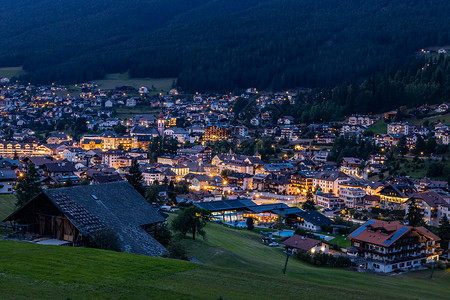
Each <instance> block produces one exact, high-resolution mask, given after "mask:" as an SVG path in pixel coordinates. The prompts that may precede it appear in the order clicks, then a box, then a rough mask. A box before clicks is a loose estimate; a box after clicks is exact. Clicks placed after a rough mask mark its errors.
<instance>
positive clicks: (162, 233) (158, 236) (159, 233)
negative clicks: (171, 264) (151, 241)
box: [154, 224, 172, 247]
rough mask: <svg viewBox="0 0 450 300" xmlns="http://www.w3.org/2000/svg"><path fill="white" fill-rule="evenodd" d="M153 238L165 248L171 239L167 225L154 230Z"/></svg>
mask: <svg viewBox="0 0 450 300" xmlns="http://www.w3.org/2000/svg"><path fill="white" fill-rule="evenodd" d="M154 238H155V240H157V241H158V242H159V243H160V244H161V245H163V246H164V247H167V246H168V245H169V243H170V239H171V238H172V232H170V230H169V228H168V227H167V224H162V225H159V226H158V227H157V228H156V231H155V236H154Z"/></svg>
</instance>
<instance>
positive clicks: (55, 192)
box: [5, 181, 167, 256]
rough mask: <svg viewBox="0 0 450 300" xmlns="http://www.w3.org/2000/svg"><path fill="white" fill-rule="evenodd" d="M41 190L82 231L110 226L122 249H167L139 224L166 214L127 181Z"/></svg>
mask: <svg viewBox="0 0 450 300" xmlns="http://www.w3.org/2000/svg"><path fill="white" fill-rule="evenodd" d="M42 194H43V195H45V196H47V197H48V199H50V201H52V202H53V203H54V204H55V205H56V207H57V208H58V209H59V210H60V211H61V212H62V213H64V215H65V216H66V217H67V218H68V219H69V220H70V221H71V222H72V223H73V224H74V225H75V227H77V228H78V230H80V231H81V232H82V233H83V234H84V235H92V234H94V233H95V232H96V231H98V230H101V229H105V228H109V229H112V230H113V231H114V232H115V233H116V234H117V235H118V236H119V239H120V241H121V244H122V245H121V246H122V250H123V251H125V252H132V253H136V254H143V255H150V256H161V255H163V254H165V253H166V252H167V250H166V249H165V248H164V247H163V246H162V245H161V244H160V243H158V242H157V241H156V240H155V239H154V238H153V237H152V236H151V235H149V234H148V233H147V232H146V231H145V230H144V229H143V228H142V226H144V225H149V224H155V223H159V222H164V221H165V218H164V217H163V216H162V215H161V214H160V213H159V212H158V211H156V209H154V208H153V207H152V206H151V205H150V204H149V203H148V202H147V201H146V200H145V199H144V198H143V197H142V196H141V195H140V194H139V193H138V192H137V191H136V190H135V189H134V188H133V187H132V186H131V185H130V184H129V183H128V182H125V181H121V182H110V183H103V184H97V185H88V186H75V187H67V188H59V189H49V190H45V191H43V192H42V193H41V194H40V195H39V196H41V195H42ZM39 196H38V197H39ZM34 199H36V198H34ZM34 199H32V200H31V201H29V202H28V203H27V204H25V206H27V205H28V204H29V203H31V202H32V201H33V200H34ZM25 206H24V207H25ZM20 211H21V209H19V210H17V211H16V212H14V213H13V214H12V215H10V216H9V217H8V218H6V219H5V221H11V220H15V219H17V218H20Z"/></svg>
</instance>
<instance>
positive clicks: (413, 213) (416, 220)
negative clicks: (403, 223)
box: [406, 198, 423, 227]
mask: <svg viewBox="0 0 450 300" xmlns="http://www.w3.org/2000/svg"><path fill="white" fill-rule="evenodd" d="M406 220H407V221H408V225H409V226H413V227H416V226H420V225H421V224H422V223H423V212H422V209H420V207H419V206H418V205H417V204H416V199H415V198H411V200H409V204H408V214H407V215H406Z"/></svg>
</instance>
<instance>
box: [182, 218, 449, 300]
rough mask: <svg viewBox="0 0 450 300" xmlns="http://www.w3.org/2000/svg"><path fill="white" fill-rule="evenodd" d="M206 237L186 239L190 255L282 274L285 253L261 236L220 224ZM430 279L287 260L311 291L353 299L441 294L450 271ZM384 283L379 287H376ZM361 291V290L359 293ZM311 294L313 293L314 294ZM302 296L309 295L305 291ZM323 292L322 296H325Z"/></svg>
mask: <svg viewBox="0 0 450 300" xmlns="http://www.w3.org/2000/svg"><path fill="white" fill-rule="evenodd" d="M207 234H208V235H207V240H206V241H204V240H201V239H200V240H197V241H195V242H194V241H191V240H188V239H186V240H184V243H185V244H186V246H187V249H188V253H189V255H193V256H195V257H196V258H198V259H200V260H201V261H203V262H205V263H206V264H207V265H215V266H220V267H224V268H230V269H231V270H246V271H249V272H252V273H255V274H266V275H271V276H274V277H279V278H283V280H284V278H286V277H283V276H282V274H281V270H282V268H283V266H284V262H285V255H284V254H283V253H282V251H281V249H277V248H270V247H268V246H264V245H262V244H261V242H260V235H259V234H257V233H253V232H249V231H246V230H233V229H227V228H224V227H222V226H220V225H217V224H211V225H208V227H207ZM437 274H438V275H437V276H438V277H435V279H433V281H430V280H429V279H428V278H429V272H428V271H424V272H416V273H412V274H406V275H402V276H397V277H382V276H377V275H371V274H361V273H357V272H352V271H347V270H341V269H330V268H324V267H322V268H318V267H314V266H311V265H308V264H305V263H303V262H301V261H299V260H298V259H296V258H294V257H292V258H290V260H289V263H288V269H287V275H288V276H287V277H289V278H292V279H293V278H296V279H300V280H301V281H302V285H303V286H304V287H305V289H306V290H307V291H308V292H311V293H312V294H315V293H316V291H314V286H316V287H317V288H318V289H320V291H321V292H323V293H325V294H324V295H326V296H327V297H339V296H338V295H345V296H346V297H350V298H358V297H361V298H381V297H393V298H395V297H410V298H415V297H418V298H430V297H431V296H432V295H434V296H436V297H439V295H440V297H442V296H443V295H444V293H445V289H446V287H445V284H444V283H445V282H449V280H450V271H446V272H439V273H437ZM379 286H384V287H385V288H383V289H379V288H377V287H379ZM357 290H358V292H356V291H357ZM312 294H311V295H312ZM302 295H307V294H305V293H302ZM324 295H322V297H324Z"/></svg>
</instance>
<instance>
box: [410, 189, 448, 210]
mask: <svg viewBox="0 0 450 300" xmlns="http://www.w3.org/2000/svg"><path fill="white" fill-rule="evenodd" d="M411 198H416V199H420V200H423V201H424V202H426V203H427V204H428V205H429V206H430V207H437V206H438V205H439V204H445V203H447V202H446V201H445V199H444V198H443V197H442V196H441V195H439V194H438V193H436V192H433V191H427V192H422V193H414V194H412V195H411Z"/></svg>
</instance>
